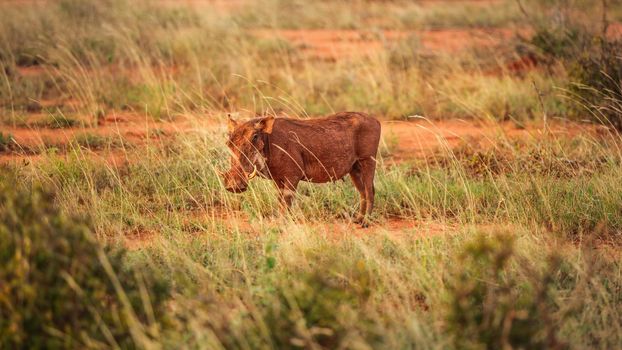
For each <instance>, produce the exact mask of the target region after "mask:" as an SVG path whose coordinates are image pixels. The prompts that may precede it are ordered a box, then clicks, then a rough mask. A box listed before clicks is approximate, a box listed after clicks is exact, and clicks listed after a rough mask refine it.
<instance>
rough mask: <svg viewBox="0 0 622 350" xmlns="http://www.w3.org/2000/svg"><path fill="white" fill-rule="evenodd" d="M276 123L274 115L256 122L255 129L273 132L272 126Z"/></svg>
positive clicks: (268, 132) (267, 132)
mask: <svg viewBox="0 0 622 350" xmlns="http://www.w3.org/2000/svg"><path fill="white" fill-rule="evenodd" d="M273 125H274V117H266V118H263V119H262V120H260V121H258V122H257V123H255V130H260V131H262V132H265V133H266V134H272V126H273Z"/></svg>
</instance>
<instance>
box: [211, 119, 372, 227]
mask: <svg viewBox="0 0 622 350" xmlns="http://www.w3.org/2000/svg"><path fill="white" fill-rule="evenodd" d="M379 141H380V123H379V122H378V121H377V120H376V119H374V118H372V117H370V116H368V115H366V114H363V113H356V112H342V113H337V114H334V115H331V116H328V117H324V118H317V119H308V120H299V119H289V118H274V117H263V118H255V119H251V120H249V121H246V122H237V121H235V120H233V119H231V118H229V140H228V141H227V146H228V147H229V149H230V150H231V152H232V156H231V169H229V171H227V172H226V173H224V174H223V176H224V182H225V187H226V188H227V190H228V191H231V192H236V193H239V192H244V191H245V190H246V187H247V185H248V180H250V179H252V178H253V177H255V176H256V175H260V176H262V177H264V178H268V179H272V180H273V181H274V182H275V184H276V186H277V187H278V189H279V193H280V198H281V203H282V206H283V207H284V208H288V207H289V206H290V205H291V202H292V200H293V197H294V193H295V191H296V186H298V183H299V182H300V181H309V182H315V183H323V182H329V181H336V180H339V179H341V178H343V177H344V176H345V175H346V174H350V178H351V179H352V182H353V183H354V186H355V187H356V189H357V190H358V191H359V193H360V194H361V209H360V214H359V215H358V216H357V218H356V222H357V223H360V224H361V225H362V226H363V227H366V226H367V224H368V216H369V215H370V214H371V211H372V208H373V206H374V174H375V171H376V152H377V151H378V142H379Z"/></svg>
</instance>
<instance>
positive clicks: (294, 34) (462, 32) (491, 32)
mask: <svg viewBox="0 0 622 350" xmlns="http://www.w3.org/2000/svg"><path fill="white" fill-rule="evenodd" d="M516 33H517V32H516V30H514V29H509V28H492V29H478V28H474V29H439V30H418V31H399V30H380V31H361V30H333V29H301V30H274V29H262V30H254V31H253V34H255V35H256V36H257V37H260V38H280V39H284V40H287V41H289V42H290V43H292V44H293V45H294V46H296V47H298V48H299V49H300V50H302V52H303V53H304V54H305V55H307V56H308V57H311V58H318V59H329V60H337V59H342V58H351V57H356V56H366V55H372V54H377V53H378V52H380V51H382V50H383V49H384V48H385V47H386V46H387V45H389V44H391V43H396V42H397V41H399V40H403V39H406V38H408V37H413V38H415V40H418V41H419V42H420V45H421V46H420V49H421V51H422V53H456V52H459V51H462V50H465V49H468V48H472V47H493V46H495V45H498V44H501V43H503V42H505V41H508V40H510V39H512V38H513V37H514V36H515V35H516ZM521 33H522V34H524V33H526V31H525V30H522V31H521Z"/></svg>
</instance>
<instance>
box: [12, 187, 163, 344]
mask: <svg viewBox="0 0 622 350" xmlns="http://www.w3.org/2000/svg"><path fill="white" fill-rule="evenodd" d="M1 180H2V183H1V185H0V186H1V187H0V279H1V280H2V281H3V282H2V283H3V287H2V289H1V290H0V346H2V347H3V348H5V347H6V348H61V347H62V348H76V347H99V348H101V347H121V348H131V347H142V346H145V345H146V344H148V343H150V342H152V341H153V340H155V339H157V338H158V335H159V332H160V330H161V327H162V322H164V321H165V318H164V306H165V301H166V300H167V298H168V287H167V284H166V283H165V282H164V280H163V279H160V278H158V277H157V275H155V274H153V273H152V272H148V273H147V272H145V271H143V270H141V269H137V268H131V269H128V267H127V266H126V265H125V263H124V260H125V258H124V253H123V251H121V250H110V249H104V248H102V247H101V246H100V245H99V243H98V242H97V241H96V240H95V238H94V236H93V234H92V225H91V224H90V221H89V220H88V219H86V218H83V217H79V216H70V215H67V214H65V213H63V212H61V211H60V210H59V209H58V207H57V206H56V205H55V204H54V195H53V194H52V193H50V192H46V191H42V190H40V189H35V190H20V189H16V186H15V185H14V180H11V179H10V178H7V177H6V176H3V178H2V179H1ZM18 188H19V186H18Z"/></svg>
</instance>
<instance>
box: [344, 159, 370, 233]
mask: <svg viewBox="0 0 622 350" xmlns="http://www.w3.org/2000/svg"><path fill="white" fill-rule="evenodd" d="M375 171H376V160H375V159H373V158H371V157H370V158H365V159H361V160H358V161H357V162H356V163H354V166H352V170H351V171H350V178H351V179H352V183H353V184H354V187H356V189H357V190H358V191H359V194H360V195H361V204H360V209H359V214H358V215H357V217H356V218H355V220H354V222H355V223H357V224H360V225H361V226H362V227H368V226H369V216H370V215H371V212H372V210H373V208H374V194H375V193H374V174H375Z"/></svg>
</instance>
